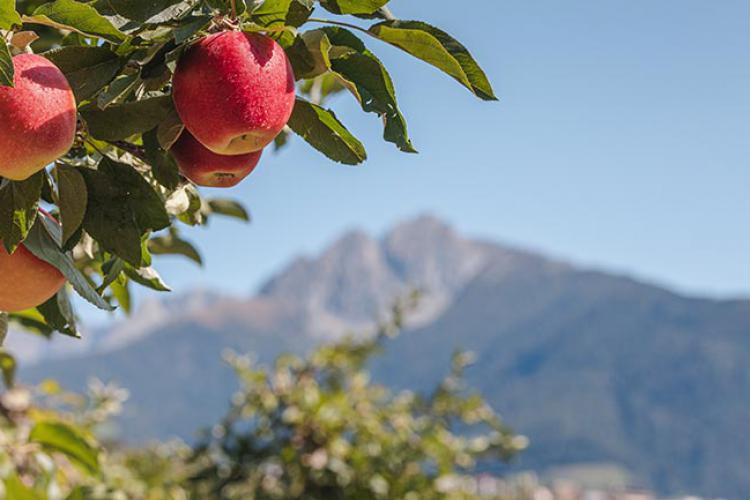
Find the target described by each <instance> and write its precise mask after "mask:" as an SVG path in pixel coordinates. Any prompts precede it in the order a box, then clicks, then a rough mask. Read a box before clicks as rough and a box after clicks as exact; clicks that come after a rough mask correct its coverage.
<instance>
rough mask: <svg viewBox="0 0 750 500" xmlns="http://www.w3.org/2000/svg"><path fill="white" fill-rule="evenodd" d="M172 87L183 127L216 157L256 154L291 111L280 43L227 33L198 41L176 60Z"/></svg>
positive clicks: (289, 78)
mask: <svg viewBox="0 0 750 500" xmlns="http://www.w3.org/2000/svg"><path fill="white" fill-rule="evenodd" d="M172 83H173V90H172V96H173V98H174V104H175V108H176V109H177V113H178V114H179V115H180V118H181V119H182V122H183V123H184V124H185V127H186V128H187V129H188V130H189V131H190V133H191V134H193V136H195V138H196V139H197V140H198V141H200V143H201V144H203V145H204V146H206V147H207V148H208V149H210V150H211V151H213V152H214V153H217V154H223V155H239V154H245V153H252V152H253V151H260V150H261V149H263V148H264V147H265V146H266V145H268V144H269V143H270V142H271V141H272V140H273V139H274V137H276V135H278V133H279V132H281V129H282V128H284V125H286V122H287V121H288V120H289V117H290V116H291V114H292V109H293V108H294V73H293V72H292V66H291V64H290V63H289V59H288V58H287V56H286V54H285V53H284V49H282V48H281V46H280V45H279V44H278V43H276V42H275V41H274V40H272V39H271V38H268V37H267V36H264V35H260V34H257V33H243V32H239V31H227V32H223V33H217V34H214V35H209V36H207V37H205V38H202V39H200V40H199V41H198V42H196V43H195V44H194V45H192V46H191V47H190V48H188V49H187V50H186V51H185V53H184V54H183V55H182V57H181V58H180V60H179V62H178V64H177V68H176V70H175V73H174V78H173V80H172Z"/></svg>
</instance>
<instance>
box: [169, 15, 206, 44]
mask: <svg viewBox="0 0 750 500" xmlns="http://www.w3.org/2000/svg"><path fill="white" fill-rule="evenodd" d="M211 19H213V16H193V17H189V18H187V19H185V20H184V21H183V22H182V23H181V24H180V26H179V27H177V28H175V29H174V30H172V36H173V37H174V41H175V43H177V44H181V43H183V42H186V41H188V39H189V38H190V37H191V36H193V35H195V34H196V33H198V32H199V31H201V30H202V29H203V28H205V27H206V26H208V23H210V22H211Z"/></svg>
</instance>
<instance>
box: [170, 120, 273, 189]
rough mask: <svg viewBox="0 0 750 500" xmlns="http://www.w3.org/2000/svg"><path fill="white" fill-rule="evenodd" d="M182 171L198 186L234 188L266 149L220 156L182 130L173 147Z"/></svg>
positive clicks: (171, 150)
mask: <svg viewBox="0 0 750 500" xmlns="http://www.w3.org/2000/svg"><path fill="white" fill-rule="evenodd" d="M170 152H171V153H172V156H173V157H174V159H175V161H176V162H177V166H178V167H180V173H181V174H182V175H184V176H185V177H187V178H188V179H190V180H191V181H193V182H194V183H195V184H197V185H199V186H207V187H223V188H226V187H232V186H236V185H237V184H238V183H239V182H240V181H241V180H242V179H244V178H245V177H247V176H248V175H250V172H252V171H253V170H254V169H255V166H256V165H257V164H258V161H259V160H260V156H261V154H262V153H263V151H262V150H261V151H254V152H252V153H246V154H242V155H231V156H229V155H217V154H216V153H214V152H212V151H210V150H209V149H207V148H206V147H205V146H203V144H201V143H200V142H198V141H197V140H196V139H195V137H193V136H192V134H190V132H188V131H187V130H183V131H182V134H181V135H180V137H179V139H177V142H175V143H174V144H173V145H172V148H171V149H170Z"/></svg>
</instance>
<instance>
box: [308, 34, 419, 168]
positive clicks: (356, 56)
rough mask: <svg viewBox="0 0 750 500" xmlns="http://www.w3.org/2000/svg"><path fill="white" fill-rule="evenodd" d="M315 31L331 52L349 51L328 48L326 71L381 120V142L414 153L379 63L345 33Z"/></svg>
mask: <svg viewBox="0 0 750 500" xmlns="http://www.w3.org/2000/svg"><path fill="white" fill-rule="evenodd" d="M316 31H320V32H322V33H325V35H326V38H327V39H328V40H330V43H331V44H333V46H334V48H335V49H339V48H341V47H346V48H349V49H351V50H348V51H340V50H339V51H337V50H335V49H331V56H332V57H333V58H332V59H331V60H330V62H329V64H330V68H331V70H333V71H334V72H335V73H336V74H338V75H339V76H340V77H341V78H342V79H343V80H344V81H345V82H346V83H347V85H346V87H347V88H348V89H349V90H351V91H352V93H353V94H354V96H355V97H356V98H357V100H358V101H359V103H360V104H361V106H362V109H363V110H364V111H365V112H368V113H375V114H377V115H378V116H380V117H381V118H382V119H383V122H384V126H385V131H384V134H383V137H384V139H385V140H386V141H388V142H392V143H394V144H396V146H398V148H399V149H400V150H401V151H404V152H407V153H416V149H414V146H412V143H411V140H410V139H409V133H408V131H407V127H406V120H405V119H404V116H403V115H402V114H401V111H400V110H399V107H398V102H397V101H396V91H395V89H394V88H393V80H391V76H390V75H389V74H388V71H387V70H386V69H385V66H383V63H382V62H380V60H379V59H378V58H377V57H376V56H375V54H373V53H372V52H370V51H369V50H367V49H366V48H365V46H364V44H363V43H362V41H361V40H360V39H359V38H357V37H356V36H355V35H354V34H353V33H352V32H350V31H348V30H345V29H343V28H337V27H331V28H323V29H321V30H316ZM311 33H312V32H311Z"/></svg>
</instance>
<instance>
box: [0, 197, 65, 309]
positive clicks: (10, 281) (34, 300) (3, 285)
mask: <svg viewBox="0 0 750 500" xmlns="http://www.w3.org/2000/svg"><path fill="white" fill-rule="evenodd" d="M40 212H41V213H40V214H39V217H49V218H51V219H52V217H51V216H50V215H49V214H47V213H46V212H44V211H41V210H40ZM53 220H54V219H53ZM41 223H42V222H41V221H37V224H41ZM64 284H65V278H64V277H63V275H62V273H60V271H58V270H57V268H56V267H55V266H52V265H51V264H48V263H47V262H45V261H43V260H41V259H40V258H38V257H37V256H36V255H34V254H32V253H31V252H30V251H29V250H28V249H27V248H26V247H25V246H24V245H23V243H21V244H20V245H19V246H18V248H16V251H15V252H13V253H12V254H8V252H7V251H6V250H5V247H4V246H2V242H0V311H4V312H18V311H23V310H24V309H28V308H30V307H36V306H38V305H39V304H43V303H45V302H46V301H47V300H49V299H50V298H51V297H52V296H53V295H55V294H56V293H57V292H58V291H60V289H61V288H62V287H63V285H64Z"/></svg>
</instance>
